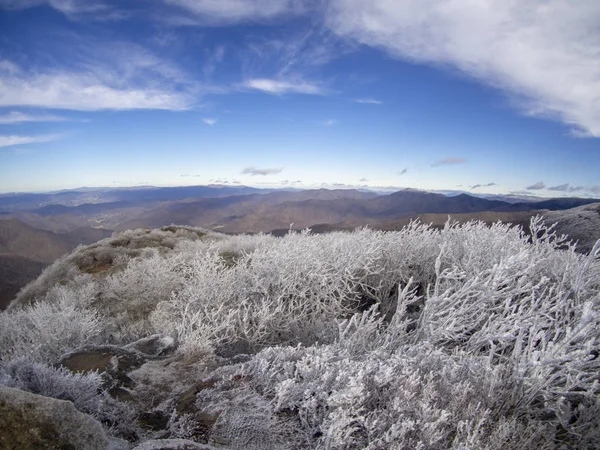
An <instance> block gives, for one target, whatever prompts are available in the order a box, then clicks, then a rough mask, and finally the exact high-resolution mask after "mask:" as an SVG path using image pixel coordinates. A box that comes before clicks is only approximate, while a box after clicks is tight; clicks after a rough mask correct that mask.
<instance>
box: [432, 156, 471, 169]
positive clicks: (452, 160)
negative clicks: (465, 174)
mask: <svg viewBox="0 0 600 450" xmlns="http://www.w3.org/2000/svg"><path fill="white" fill-rule="evenodd" d="M466 162H467V160H466V159H464V158H459V157H457V156H451V157H449V158H443V159H439V160H437V161H436V162H434V163H433V164H432V165H431V167H438V166H453V165H455V164H464V163H466Z"/></svg>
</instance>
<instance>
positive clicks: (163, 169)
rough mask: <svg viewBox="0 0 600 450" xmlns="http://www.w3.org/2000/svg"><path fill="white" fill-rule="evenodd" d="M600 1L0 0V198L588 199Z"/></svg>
mask: <svg viewBox="0 0 600 450" xmlns="http://www.w3.org/2000/svg"><path fill="white" fill-rule="evenodd" d="M598 23H600V2H584V1H582V2H572V1H569V0H505V1H503V2H496V1H491V0H447V1H441V0H398V1H388V0H369V1H367V0H293V1H292V0H153V1H150V0H128V1H109V0H106V1H104V0H0V192H10V191H41V190H56V189H65V188H75V187H79V186H134V185H142V184H151V185H158V186H162V185H193V184H209V183H223V184H245V185H251V186H258V187H261V186H265V187H266V186H293V187H322V186H326V187H358V186H362V187H368V188H373V189H379V188H382V187H388V188H392V187H393V188H404V187H411V188H418V189H429V190H453V189H454V190H464V191H467V192H474V193H484V192H486V193H493V194H508V193H521V194H531V195H541V196H563V195H570V196H572V195H577V196H595V197H600V170H599V169H598V168H599V167H600V139H599V138H600V64H599V63H598V61H600V59H599V55H600V29H599V28H598V26H597V24H598Z"/></svg>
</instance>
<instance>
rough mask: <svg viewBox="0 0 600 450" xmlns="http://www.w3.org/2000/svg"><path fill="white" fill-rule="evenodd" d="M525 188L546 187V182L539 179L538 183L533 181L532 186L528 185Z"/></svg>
mask: <svg viewBox="0 0 600 450" xmlns="http://www.w3.org/2000/svg"><path fill="white" fill-rule="evenodd" d="M525 189H527V190H528V191H537V190H540V189H546V184H545V183H544V182H543V181H538V182H537V183H533V184H532V185H531V186H527V187H526V188H525Z"/></svg>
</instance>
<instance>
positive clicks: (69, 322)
mask: <svg viewBox="0 0 600 450" xmlns="http://www.w3.org/2000/svg"><path fill="white" fill-rule="evenodd" d="M93 292H94V285H88V286H87V287H86V288H83V289H80V290H79V291H73V290H70V289H68V288H65V287H60V286H56V287H54V288H53V289H51V290H50V292H48V294H47V295H48V297H51V298H52V301H51V302H50V301H40V302H38V303H36V304H35V305H33V306H30V307H27V308H22V309H17V310H14V311H4V312H0V361H2V362H7V361H10V360H11V359H13V358H26V359H28V360H31V361H39V362H53V361H55V360H56V359H57V358H58V357H60V356H61V355H63V354H64V353H67V352H69V351H72V350H74V349H76V348H78V347H80V346H82V345H85V344H89V343H94V342H98V341H99V340H101V339H102V333H103V329H102V324H101V320H100V317H99V314H98V313H97V312H96V311H95V310H94V309H92V308H89V307H87V306H88V305H89V304H90V303H91V301H92V300H93Z"/></svg>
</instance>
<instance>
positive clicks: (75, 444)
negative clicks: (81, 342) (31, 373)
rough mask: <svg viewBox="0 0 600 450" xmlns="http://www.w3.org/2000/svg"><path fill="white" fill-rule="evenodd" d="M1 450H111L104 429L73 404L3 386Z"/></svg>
mask: <svg viewBox="0 0 600 450" xmlns="http://www.w3.org/2000/svg"><path fill="white" fill-rule="evenodd" d="M0 430H2V432H1V433H0V448H2V449H21V448H23V449H25V448H31V449H57V450H107V449H108V448H109V440H108V438H107V436H106V434H105V432H104V430H103V429H102V425H100V423H99V422H97V421H96V420H94V419H93V418H92V417H90V416H88V415H86V414H83V413H81V412H79V411H77V410H76V409H75V407H74V406H73V404H72V403H71V402H67V401H63V400H56V399H53V398H49V397H43V396H41V395H36V394H31V393H29V392H24V391H20V390H18V389H13V388H9V387H4V386H0Z"/></svg>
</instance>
